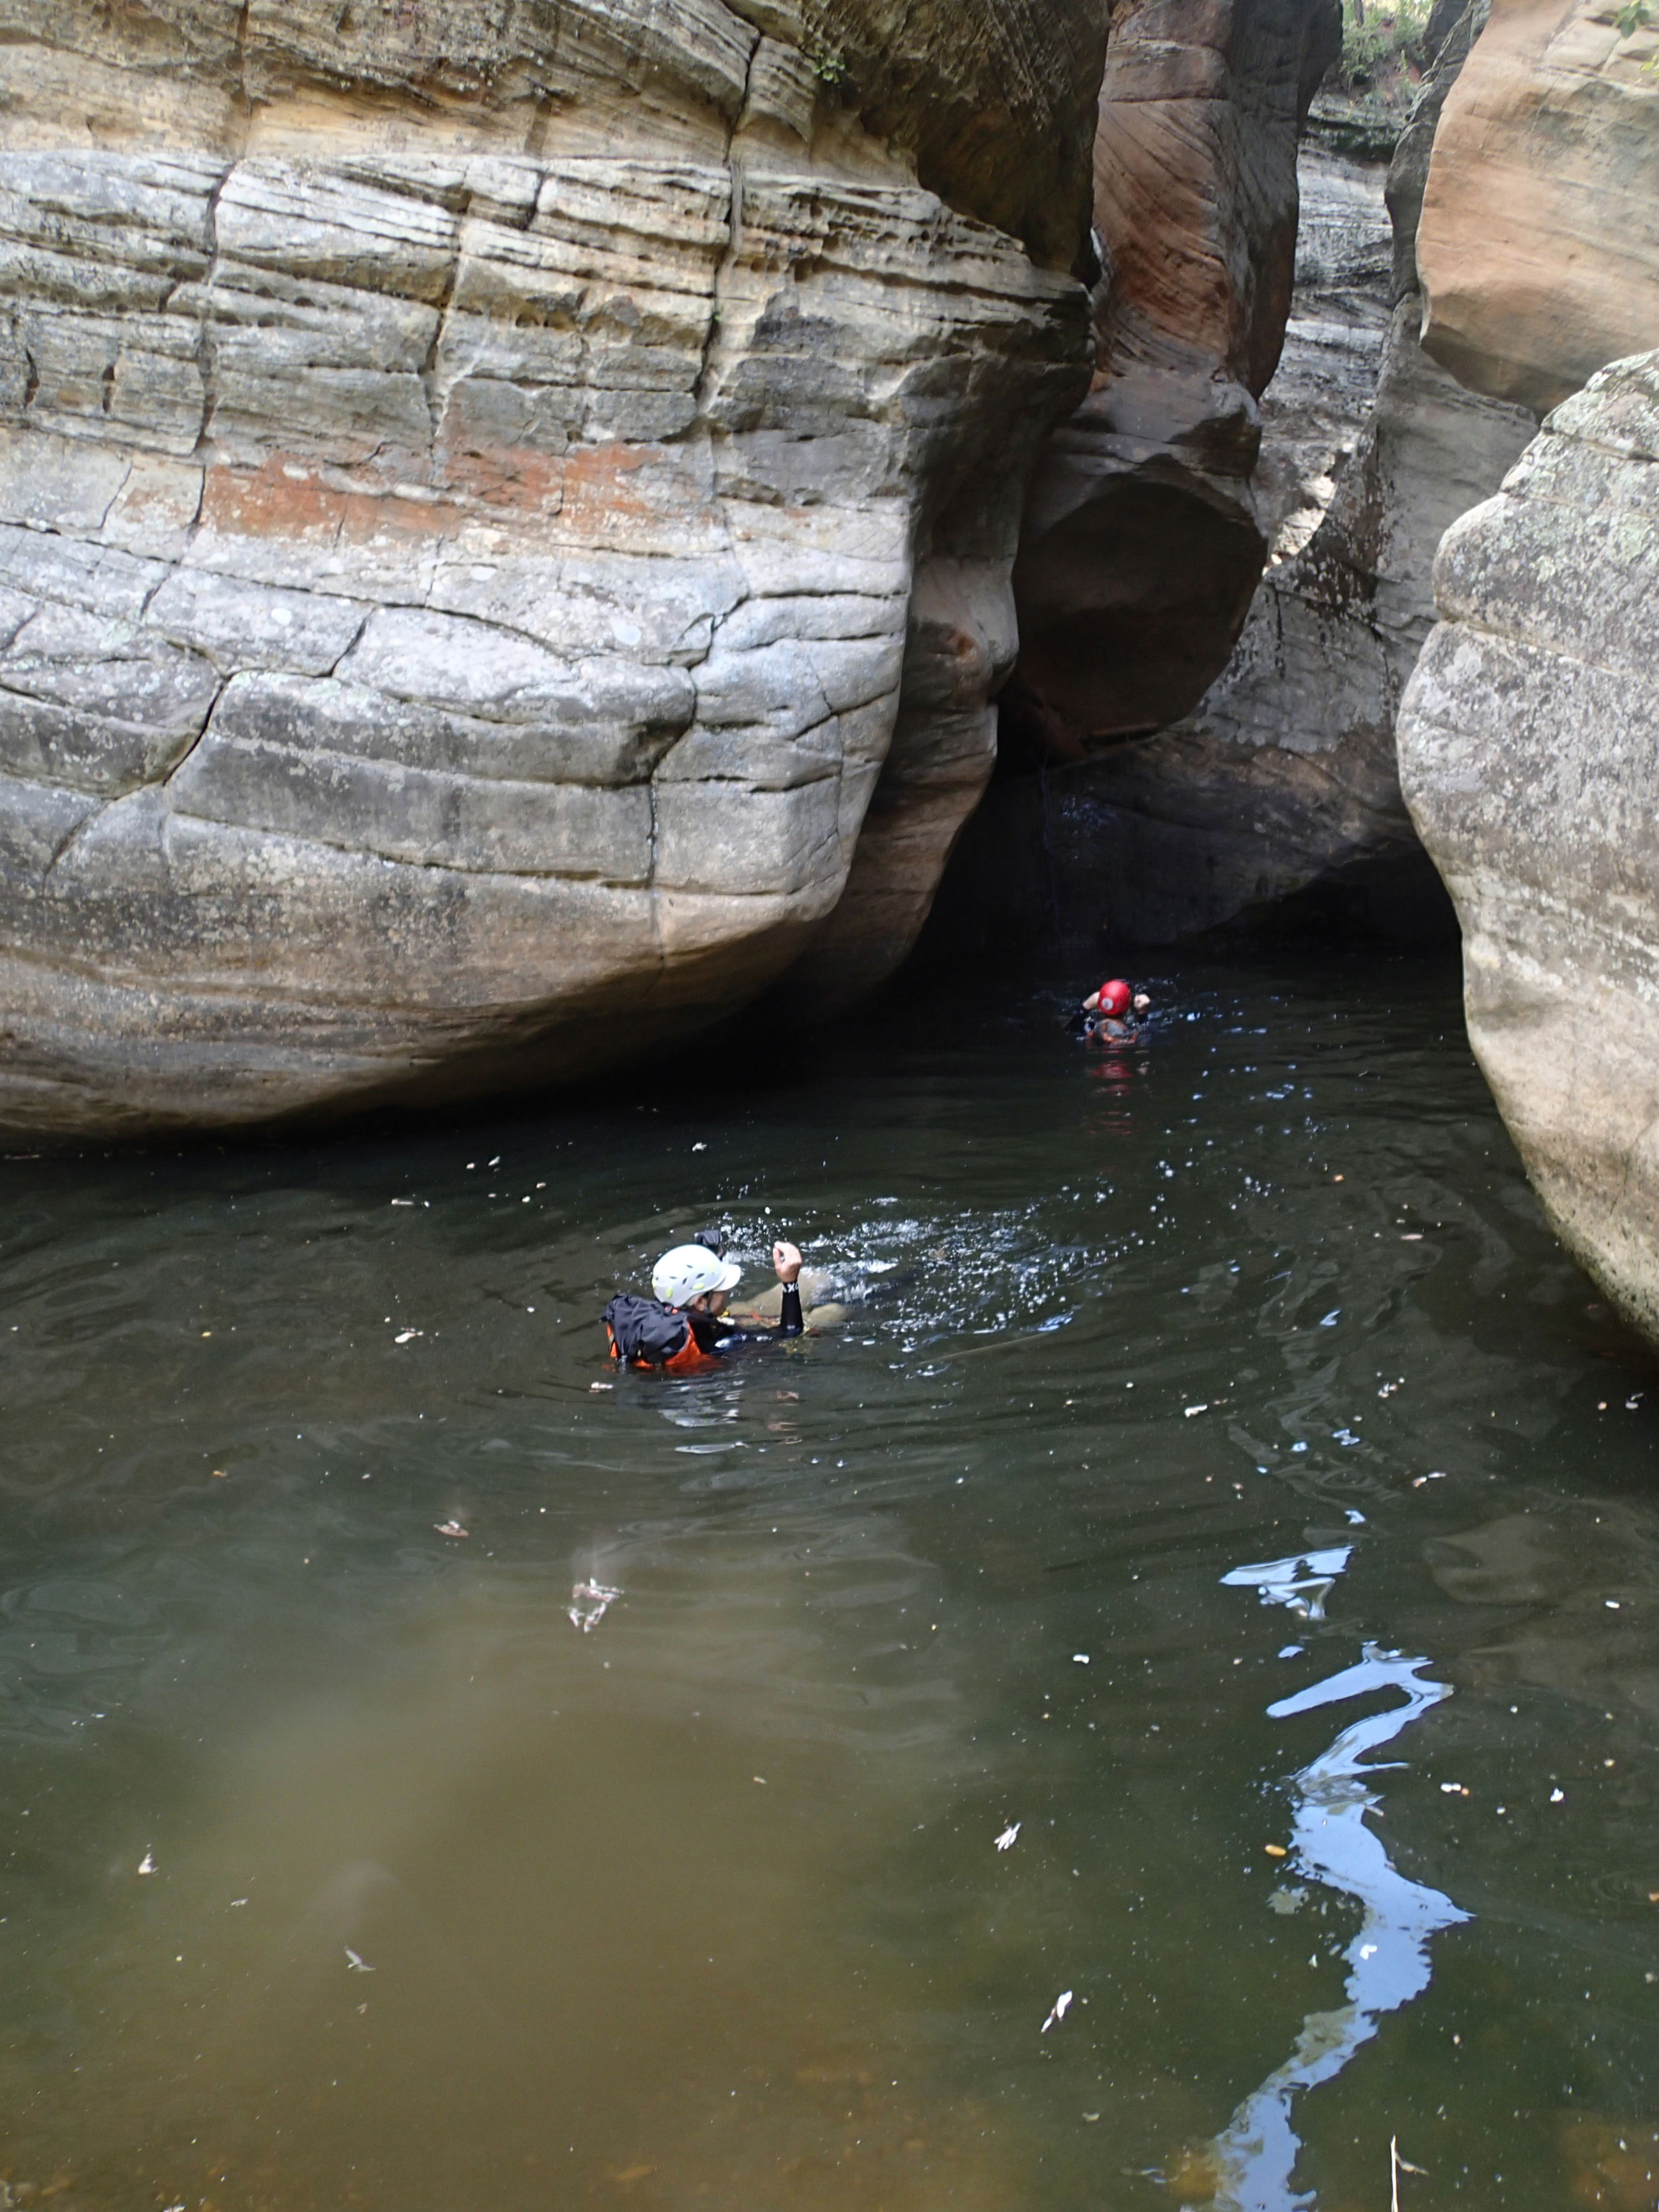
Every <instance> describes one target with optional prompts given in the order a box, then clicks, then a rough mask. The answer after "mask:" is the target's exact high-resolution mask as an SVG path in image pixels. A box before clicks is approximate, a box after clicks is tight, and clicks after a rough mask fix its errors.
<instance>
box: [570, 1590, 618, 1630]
mask: <svg viewBox="0 0 1659 2212" xmlns="http://www.w3.org/2000/svg"><path fill="white" fill-rule="evenodd" d="M621 1595H622V1592H621V1591H620V1590H619V1589H611V1588H610V1586H609V1585H608V1584H607V1583H576V1584H575V1585H574V1588H573V1589H572V1590H571V1593H570V1625H571V1626H572V1627H573V1628H580V1631H581V1632H582V1634H583V1635H584V1636H586V1635H588V1634H590V1633H591V1632H592V1631H593V1630H594V1629H596V1628H597V1627H598V1626H599V1623H600V1622H601V1621H602V1620H604V1619H605V1614H606V1613H608V1612H609V1611H610V1609H611V1607H612V1606H613V1605H615V1603H616V1602H617V1599H618V1598H619V1597H620V1596H621Z"/></svg>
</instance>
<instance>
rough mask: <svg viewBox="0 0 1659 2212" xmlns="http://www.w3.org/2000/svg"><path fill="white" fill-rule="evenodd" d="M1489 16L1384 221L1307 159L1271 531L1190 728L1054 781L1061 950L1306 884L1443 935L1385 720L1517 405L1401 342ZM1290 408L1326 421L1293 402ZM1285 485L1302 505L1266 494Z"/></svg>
mask: <svg viewBox="0 0 1659 2212" xmlns="http://www.w3.org/2000/svg"><path fill="white" fill-rule="evenodd" d="M1485 13H1486V9H1485V0H1474V4H1473V5H1471V6H1468V7H1467V8H1466V9H1464V11H1463V13H1462V15H1461V17H1460V18H1459V19H1458V20H1457V21H1456V22H1455V23H1454V24H1452V25H1450V26H1449V27H1447V28H1446V32H1445V35H1444V37H1443V40H1442V42H1441V45H1440V48H1439V52H1438V55H1437V61H1436V64H1435V67H1434V70H1433V71H1432V73H1431V76H1430V77H1429V79H1428V81H1427V82H1425V87H1424V89H1423V92H1422V94H1421V96H1420V98H1419V102H1418V104H1417V106H1416V109H1415V111H1414V112H1413V118H1412V121H1411V123H1410V125H1408V127H1407V131H1405V133H1404V134H1403V136H1402V137H1401V141H1400V143H1399V145H1398V147H1397V148H1396V150H1395V158H1394V161H1393V162H1392V164H1391V165H1390V167H1389V173H1388V180H1387V187H1386V199H1387V204H1388V211H1389V212H1388V214H1387V215H1385V213H1384V210H1383V198H1384V190H1383V178H1382V175H1381V173H1379V172H1378V171H1377V170H1376V168H1374V167H1373V168H1372V169H1371V170H1370V173H1369V175H1368V174H1367V173H1366V171H1365V169H1364V167H1363V166H1362V165H1360V164H1358V163H1355V162H1340V163H1339V162H1336V161H1334V160H1333V159H1332V157H1331V156H1329V155H1319V154H1318V153H1317V151H1316V149H1310V153H1309V154H1307V155H1304V173H1305V182H1304V216H1305V217H1306V218H1307V220H1306V221H1305V222H1304V243H1303V246H1301V247H1300V248H1299V249H1298V282H1297V304H1296V307H1295V308H1294V309H1293V312H1292V315H1291V324H1290V329H1289V336H1288V339H1287V344H1286V349H1285V367H1284V368H1283V369H1282V370H1281V372H1280V376H1281V378H1282V379H1283V386H1281V385H1280V383H1279V380H1275V383H1274V384H1273V385H1271V386H1269V387H1268V389H1267V396H1266V398H1265V400H1264V403H1263V414H1264V416H1265V417H1266V419H1267V438H1266V440H1264V452H1263V467H1262V470H1261V475H1262V477H1263V478H1264V479H1265V485H1264V489H1267V490H1268V491H1269V492H1270V493H1272V494H1273V495H1274V496H1275V497H1276V499H1277V501H1278V503H1279V509H1280V511H1281V513H1282V515H1283V519H1282V520H1280V521H1279V526H1278V534H1277V537H1276V538H1275V542H1274V544H1273V554H1272V557H1271V559H1270V560H1269V562H1268V565H1267V569H1266V572H1265V574H1263V576H1262V578H1261V583H1260V585H1259V586H1258V587H1257V589H1256V591H1255V597H1254V599H1253V601H1252V604H1251V605H1250V608H1249V614H1248V617H1247V618H1246V620H1245V622H1244V625H1243V631H1242V633H1241V635H1240V636H1239V640H1238V643H1237V648H1236V649H1235V651H1234V652H1233V653H1232V655H1231V659H1229V661H1228V663H1227V665H1226V666H1225V669H1224V670H1223V671H1221V673H1220V674H1219V676H1218V678H1216V680H1215V682H1214V683H1213V684H1212V685H1211V686H1210V688H1209V689H1208V690H1207V691H1206V693H1205V695H1204V696H1203V698H1202V699H1201V700H1200V702H1199V703H1198V704H1197V705H1196V706H1195V707H1194V708H1193V710H1192V711H1191V712H1190V713H1189V714H1185V715H1183V716H1182V717H1181V718H1180V719H1179V720H1176V721H1174V722H1173V723H1172V724H1171V725H1170V726H1169V727H1167V728H1165V729H1164V730H1162V731H1160V732H1158V733H1157V734H1156V735H1153V736H1150V737H1146V738H1140V739H1139V740H1137V741H1134V742H1132V743H1129V744H1121V745H1118V746H1115V747H1113V748H1111V749H1109V750H1106V751H1104V752H1103V753H1101V754H1100V755H1099V756H1098V757H1097V758H1096V759H1094V760H1092V761H1091V762H1089V763H1086V764H1085V765H1084V766H1082V767H1079V768H1077V769H1069V770H1066V771H1064V772H1062V773H1061V774H1060V775H1056V776H1054V777H1053V778H1051V779H1050V797H1049V800H1048V816H1049V820H1048V826H1047V831H1046V835H1047V840H1048V847H1049V851H1050V854H1051V855H1052V856H1053V857H1052V860H1051V862H1050V868H1051V872H1052V878H1053V880H1054V883H1055V884H1056V885H1057V887H1058V889H1059V892H1060V897H1061V904H1062V916H1061V919H1062V925H1063V927H1064V928H1065V929H1066V933H1068V934H1082V933H1084V932H1085V927H1086V925H1085V915H1088V914H1092V916H1093V926H1094V928H1095V929H1096V930H1103V931H1104V933H1106V934H1107V936H1108V937H1109V938H1111V939H1118V940H1128V941H1131V942H1135V943H1141V944H1167V943H1170V942H1171V941H1173V940H1174V939H1179V938H1182V937H1188V936H1192V935H1195V934H1197V933H1200V932H1201V931H1203V930H1206V929H1209V928H1212V927H1216V926H1217V925H1218V924H1220V923H1223V922H1225V921H1230V920H1231V919H1232V917H1234V916H1235V915H1238V914H1240V913H1241V912H1243V910H1245V909H1247V908H1255V907H1259V906H1265V905H1268V904H1271V903H1273V902H1278V901H1281V900H1283V899H1285V898H1286V897H1289V896H1292V895H1294V894H1297V893H1298V892H1302V891H1304V890H1310V888H1311V887H1313V886H1316V885H1317V886H1319V887H1320V889H1319V893H1318V895H1319V896H1321V897H1322V898H1324V899H1326V900H1327V901H1328V902H1329V903H1330V905H1331V906H1332V907H1333V908H1334V910H1335V911H1337V912H1340V913H1341V914H1343V915H1346V916H1347V917H1349V918H1351V919H1352V920H1354V921H1358V922H1360V923H1361V924H1363V926H1364V927H1369V928H1372V929H1376V930H1379V931H1381V932H1383V933H1389V934H1395V935H1399V936H1401V937H1408V938H1409V937H1423V936H1427V935H1433V934H1436V933H1448V932H1449V928H1450V927H1451V918H1450V915H1449V912H1448V910H1447V908H1446V902H1445V897H1444V895H1443V892H1442V891H1441V890H1440V889H1439V886H1438V884H1437V882H1436V879H1435V876H1434V872H1433V869H1432V867H1431V865H1430V863H1429V862H1428V861H1427V860H1425V857H1424V854H1423V853H1422V850H1421V848H1420V847H1419V843H1418V840H1417V836H1416V833H1415V831H1414V830H1413V827H1412V823H1411V819H1410V817H1409V815H1408V813H1407V809H1406V806H1405V803H1404V801H1403V800H1402V799H1401V794H1400V787H1399V778H1398V771H1397V767H1396V763H1395V741H1394V725H1395V714H1396V712H1397V710H1398V707H1399V703H1400V698H1401V692H1402V690H1403V689H1404V686H1405V684H1406V680H1407V678H1408V676H1409V675H1410V673H1411V671H1412V668H1413V665H1414V664H1415V661H1416V659H1417V655H1418V653H1419V650H1420V648H1421V647H1422V645H1423V642H1424V640H1425V638H1426V637H1427V635H1428V634H1429V630H1430V629H1431V625H1432V623H1433V621H1434V607H1433V596H1432V584H1431V570H1432V564H1433V560H1434V555H1435V549H1436V547H1437V544H1438V543H1439V539H1440V537H1441V534H1442V532H1443V531H1444V530H1445V529H1446V528H1447V527H1448V526H1449V525H1450V524H1451V523H1452V522H1453V521H1454V520H1455V519H1456V518H1457V517H1458V516H1459V515H1460V514H1462V513H1463V512H1464V511H1465V510H1466V509H1467V508H1468V507H1472V506H1474V504H1475V503H1476V502H1477V501H1480V500H1482V499H1484V498H1486V497H1487V496H1488V495H1490V493H1491V492H1492V490H1494V489H1496V487H1497V485H1498V483H1500V482H1501V480H1502V478H1503V476H1504V471H1505V470H1506V469H1508V468H1509V466H1510V464H1511V463H1512V462H1513V461H1514V460H1515V459H1516V457H1517V455H1518V454H1519V453H1521V451H1522V448H1523V447H1524V446H1525V445H1526V443H1527V441H1528V439H1529V438H1530V437H1531V436H1532V435H1533V433H1534V429H1535V428H1536V422H1535V418H1534V416H1532V414H1531V413H1530V412H1528V410H1526V409H1524V408H1521V407H1517V406H1514V405H1511V404H1507V403H1505V402H1504V401H1500V400H1497V399H1493V398H1487V397H1484V396H1481V395H1480V394H1477V393H1474V392H1468V391H1467V390H1465V389H1464V388H1463V386H1461V385H1460V384H1459V383H1458V382H1457V380H1455V378H1454V377H1453V376H1451V375H1450V374H1449V373H1448V372H1447V371H1446V370H1445V369H1444V368H1441V367H1439V366H1438V365H1437V363H1436V362H1433V361H1431V359H1430V358H1429V357H1428V356H1427V355H1426V354H1425V352H1424V351H1423V349H1422V347H1421V346H1420V344H1419V340H1418V324H1419V316H1420V313H1421V301H1420V297H1419V293H1418V291H1417V289H1416V262H1415V243H1416V234H1417V225H1418V216H1419V206H1420V204H1421V202H1422V197H1423V189H1424V175H1425V171H1426V169H1427V167H1428V165H1429V149H1430V146H1431V143H1433V142H1434V138H1435V132H1436V127H1437V121H1438V118H1439V117H1440V115H1441V112H1442V107H1443V103H1444V102H1445V101H1446V100H1447V99H1448V97H1449V94H1450V92H1451V91H1452V89H1453V88H1454V87H1455V83H1456V82H1457V80H1458V73H1459V71H1460V70H1462V68H1463V67H1464V66H1465V64H1466V62H1467V58H1468V55H1469V52H1470V51H1471V46H1472V45H1473V44H1474V40H1475V39H1476V37H1477V36H1478V35H1479V34H1480V26H1481V24H1482V22H1483V21H1484V20H1485ZM1475 50H1476V51H1479V49H1478V47H1477V48H1476V49H1475ZM1367 198H1369V204H1370V210H1371V211H1372V222H1371V224H1370V227H1368V226H1367V224H1366V222H1365V219H1364V208H1365V204H1366V202H1367ZM1390 218H1391V221H1392V233H1393V236H1392V248H1391V250H1390V244H1389V230H1390ZM1391 297H1392V301H1393V306H1392V311H1390V305H1389V302H1390V298H1391ZM1373 380H1374V381H1373ZM1281 389H1283V392H1284V397H1283V398H1280V397H1279V393H1280V391H1281ZM1309 392H1311V393H1313V394H1314V395H1316V398H1333V397H1334V399H1335V401H1336V405H1335V406H1334V408H1333V407H1331V406H1329V405H1326V406H1324V407H1321V406H1320V405H1318V404H1312V405H1310V404H1309V401H1308V398H1306V397H1305V396H1304V395H1306V394H1307V393H1309ZM1344 410H1346V422H1344V421H1343V420H1342V415H1343V412H1344ZM1285 477H1289V478H1290V479H1291V482H1292V483H1299V490H1300V495H1299V498H1296V499H1287V498H1286V496H1285V493H1284V491H1283V490H1282V489H1280V488H1279V487H1280V483H1281V480H1282V479H1284V478H1285Z"/></svg>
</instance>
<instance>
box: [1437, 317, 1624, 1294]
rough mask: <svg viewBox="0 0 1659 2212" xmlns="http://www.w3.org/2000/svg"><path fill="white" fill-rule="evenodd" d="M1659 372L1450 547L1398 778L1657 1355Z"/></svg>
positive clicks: (1559, 1153) (1573, 1227) (1471, 989)
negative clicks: (1658, 581) (1655, 596)
mask: <svg viewBox="0 0 1659 2212" xmlns="http://www.w3.org/2000/svg"><path fill="white" fill-rule="evenodd" d="M1656 562H1659V356H1654V355H1652V354H1648V355H1644V356H1639V357H1638V358H1636V359H1635V360H1632V361H1631V362H1621V363H1616V364H1614V365H1613V367H1611V368H1608V369H1607V370H1605V371H1604V372H1602V373H1601V374H1600V375H1598V376H1596V377H1595V378H1594V379H1593V380H1591V382H1590V384H1589V386H1587V388H1586V389H1585V391H1584V392H1582V393H1580V394H1578V395H1577V396H1576V397H1575V398H1572V399H1570V400H1568V401H1567V402H1566V403H1565V404H1564V405H1562V406H1561V407H1559V408H1558V409H1557V410H1556V411H1555V413H1554V414H1553V416H1551V417H1550V420H1549V422H1547V425H1546V427H1545V430H1544V433H1543V435H1541V437H1540V438H1539V439H1538V440H1537V441H1536V442H1535V443H1534V445H1532V446H1531V447H1529V448H1528V452H1527V453H1526V455H1525V456H1524V458H1523V459H1522V462H1521V463H1520V465H1518V466H1517V467H1516V469H1515V470H1514V471H1513V472H1512V473H1511V474H1510V477H1509V478H1508V479H1507V481H1506V482H1505V483H1504V489H1503V490H1502V492H1501V493H1500V494H1499V495H1498V496H1497V497H1496V498H1494V499H1492V500H1491V501H1487V502H1486V504H1484V505H1483V506H1481V507H1477V508H1476V509H1475V510H1474V512H1473V513H1470V514H1468V515H1467V516H1466V517H1464V519H1463V520H1462V521H1461V522H1459V523H1458V525H1457V526H1456V527H1455V529H1453V530H1452V531H1451V532H1449V534H1448V536H1447V538H1446V540H1445V543H1444V544H1443V547H1442V549H1441V554H1440V559H1439V562H1438V566H1437V578H1436V582H1437V595H1438V599H1439V606H1440V612H1441V615H1442V617H1443V620H1442V623H1441V626H1440V627H1439V628H1437V629H1436V630H1435V631H1434V633H1433V635H1432V636H1431V638H1430V640H1429V642H1428V645H1427V647H1425V652H1424V653H1423V657H1422V659H1421V660H1420V662H1419V665H1418V668H1417V671H1416V673H1415V675H1414V676H1413V679H1412V682H1411V685H1410V687H1409V689H1408V690H1407V695H1406V700H1405V704H1404V708H1403V710H1402V713H1401V722H1400V757H1401V775H1402V780H1403V782H1404V786H1405V790H1406V794H1407V798H1408V799H1409V801H1410V804H1411V808H1412V812H1413V817H1414V818H1415V820H1416V823H1417V825H1418V828H1419V830H1420V832H1421V834H1422V837H1423V842H1424V843H1425V845H1426V846H1427V848H1428V849H1429V851H1430V853H1431V854H1432V855H1433V857H1434V860H1435V862H1436V865H1437V866H1438V868H1439V870H1440V872H1441V873H1442V875H1443V877H1444V878H1445V880H1446V883H1447V884H1448V886H1449V889H1450V890H1451V893H1452V896H1453V897H1454V899H1455V901H1456V904H1457V910H1458V915H1459V919H1460V920H1461V921H1462V928H1463V941H1464V981H1465V1001H1466V1007H1467V1012H1468V1027H1469V1036H1470V1040H1471V1042H1473V1044H1474V1049H1475V1052H1476V1054H1477V1055H1478V1057H1479V1059H1480V1066H1481V1068H1482V1070H1483V1071H1484V1073H1485V1074H1486V1079H1487V1080H1488V1081H1489V1082H1490V1084H1491V1085H1492V1091H1493V1094H1494V1096H1495V1097H1496V1098H1497V1101H1498V1107H1499V1109H1500V1111H1501V1112H1502V1114H1503V1116H1504V1121H1505V1122H1506V1123H1507V1124H1508V1127H1509V1128H1510V1133H1511V1134H1512V1135H1513V1137H1514V1138H1515V1140H1516V1145H1517V1146H1519V1148H1520V1151H1521V1153H1522V1158H1524V1160H1525V1162H1526V1164H1527V1169H1528V1174H1529V1175H1530V1176H1531V1177H1532V1180H1533V1182H1534V1187H1535V1188H1537V1190H1538V1192H1539V1194H1540V1196H1541V1199H1542V1200H1543V1202H1544V1205H1545V1207H1546V1209H1547V1212H1548V1213H1549V1216H1550V1218H1551V1221H1552V1223H1553V1225H1554V1227H1555V1228H1556V1230H1557V1231H1558V1232H1559V1234H1560V1236H1561V1237H1562V1239H1563V1241H1564V1242H1565V1244H1566V1245H1567V1247H1568V1249H1570V1250H1571V1252H1572V1254H1573V1255H1574V1256H1575V1257H1576V1258H1577V1260H1578V1261H1580V1262H1581V1263H1582V1264H1583V1266H1584V1267H1587V1268H1588V1269H1589V1272H1590V1273H1591V1274H1592V1275H1594V1276H1595V1278H1596V1279H1597V1280H1598V1281H1599V1282H1600V1283H1601V1285H1603V1286H1604V1287H1605V1288H1606V1289H1607V1291H1608V1292H1609V1293H1610V1295H1611V1296H1612V1297H1613V1298H1614V1299H1615V1300H1616V1301H1617V1303H1618V1304H1619V1306H1620V1309H1621V1310H1623V1311H1624V1313H1625V1314H1626V1316H1628V1317H1629V1318H1630V1319H1631V1320H1632V1321H1633V1322H1636V1323H1637V1325H1638V1327H1640V1328H1642V1329H1643V1330H1644V1332H1645V1333H1646V1334H1647V1335H1648V1336H1649V1337H1650V1338H1659V1142H1656V1135H1655V1132H1656V1128H1659V1018H1656V1014H1655V1011H1654V1010H1655V1006H1656V1004H1659V900H1656V891H1655V885H1656V883H1659V851H1656V842H1655V832H1654V824H1653V817H1652V804H1651V795H1652V793H1653V790H1654V787H1655V782H1656V777H1659V751H1656V737H1655V732H1656V726H1659V714H1656V698H1655V685H1654V678H1653V656H1652V634H1651V633H1652V623H1651V611H1652V577H1653V574H1654V569H1655V565H1656Z"/></svg>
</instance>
